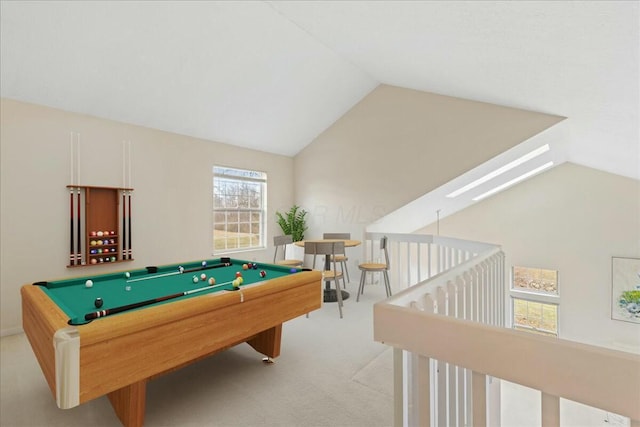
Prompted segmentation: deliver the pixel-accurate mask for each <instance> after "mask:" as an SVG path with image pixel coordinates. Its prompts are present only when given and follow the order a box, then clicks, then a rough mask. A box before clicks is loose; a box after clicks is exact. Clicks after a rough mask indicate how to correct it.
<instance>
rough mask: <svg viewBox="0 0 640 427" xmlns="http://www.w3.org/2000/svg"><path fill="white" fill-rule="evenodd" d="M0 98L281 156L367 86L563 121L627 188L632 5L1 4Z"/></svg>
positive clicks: (636, 145) (638, 56)
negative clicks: (402, 89)
mask: <svg viewBox="0 0 640 427" xmlns="http://www.w3.org/2000/svg"><path fill="white" fill-rule="evenodd" d="M0 17H1V28H0V30H1V52H0V53H1V57H0V66H1V80H0V88H1V95H2V96H3V97H7V98H12V99H17V100H22V101H27V102H33V103H37V104H42V105H47V106H52V107H56V108H60V109H64V110H68V111H73V112H79V113H85V114H90V115H94V116H98V117H103V118H107V119H112V120H118V121H123V122H127V123H133V124H137V125H142V126H147V127H152V128H156V129H161V130H166V131H170V132H175V133H180V134H185V135H190V136H195V137H199V138H204V139H208V140H213V141H218V142H224V143H228V144H234V145H239V146H243V147H248V148H254V149H259V150H263V151H268V152H273V153H278V154H283V155H288V156H294V155H295V154H296V153H298V152H299V151H300V150H301V149H302V148H304V147H305V146H306V145H307V144H309V143H311V142H312V141H313V140H314V138H316V137H317V136H318V135H319V134H320V133H321V132H323V131H324V130H325V129H327V128H328V127H329V126H331V124H332V123H334V122H335V121H336V120H337V119H338V118H340V117H341V116H342V115H343V114H344V113H345V112H346V111H348V110H349V109H350V108H351V107H352V106H353V105H355V104H356V103H358V102H359V101H360V100H361V99H362V98H363V97H364V96H365V95H366V94H368V93H369V92H370V91H371V90H373V89H374V88H375V87H376V86H378V85H379V84H381V83H384V84H389V85H395V86H401V87H406V88H412V89H417V90H422V91H427V92H435V93H439V94H444V95H449V96H455V97H461V98H467V99H472V100H478V101H484V102H490V103H496V104H500V105H505V106H510V107H517V108H523V109H529V110H533V111H539V112H544V113H549V114H554V115H559V116H565V117H567V118H568V120H567V126H569V129H570V131H569V132H568V136H569V138H570V141H568V142H567V143H568V147H569V153H568V160H570V161H573V162H576V163H580V164H584V165H586V166H590V167H594V168H598V169H602V170H606V171H609V172H613V173H617V174H621V175H625V176H630V177H634V178H636V179H640V136H639V130H638V129H639V128H640V119H639V117H640V100H639V97H640V84H639V66H640V65H639V64H640V43H639V40H640V30H639V28H640V24H639V22H640V9H639V3H638V2H636V1H606V2H596V1H566V2H565V1H482V2H479V1H423V2H421V1H411V2H403V1H314V2H297V1H291V2H288V1H253V2H233V1H220V2H215V1H199V2H178V1H159V2H153V1H136V2H133V1H121V2H120V1H105V2H98V1H91V2H57V1H43V2H39V1H30V2H17V1H16V2H9V1H2V3H1V10H0Z"/></svg>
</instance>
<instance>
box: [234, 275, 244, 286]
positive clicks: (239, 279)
mask: <svg viewBox="0 0 640 427" xmlns="http://www.w3.org/2000/svg"><path fill="white" fill-rule="evenodd" d="M236 282H238V285H242V284H243V283H244V277H242V276H240V277H238V278H237V279H236Z"/></svg>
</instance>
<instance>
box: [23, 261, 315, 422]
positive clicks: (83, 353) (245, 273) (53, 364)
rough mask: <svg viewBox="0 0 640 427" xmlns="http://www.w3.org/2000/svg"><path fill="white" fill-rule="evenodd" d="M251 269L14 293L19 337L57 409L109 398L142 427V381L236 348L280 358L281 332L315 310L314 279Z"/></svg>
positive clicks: (103, 277)
mask: <svg viewBox="0 0 640 427" xmlns="http://www.w3.org/2000/svg"><path fill="white" fill-rule="evenodd" d="M203 264H205V265H203ZM244 264H247V265H248V266H249V268H247V269H246V270H245V269H243V265H244ZM257 267H258V268H257V269H254V268H252V267H251V263H250V262H248V261H243V260H237V259H232V258H219V259H210V260H205V261H197V262H190V263H181V264H172V265H165V266H157V267H156V266H151V267H147V268H144V269H138V270H131V271H128V272H124V271H122V272H117V273H108V274H100V275H93V276H87V277H77V278H72V279H65V280H55V281H46V282H37V283H34V284H27V285H24V286H22V288H21V290H20V292H21V296H22V322H23V328H24V331H25V334H26V336H27V338H28V339H29V342H30V344H31V347H32V349H33V352H34V354H35V355H36V358H37V359H38V362H39V364H40V367H41V368H42V371H43V373H44V376H45V378H46V380H47V382H48V384H49V387H50V388H51V391H52V393H53V394H54V395H55V397H56V402H57V404H58V407H60V408H63V409H66V408H72V407H74V406H77V405H79V404H82V403H84V402H87V401H89V400H92V399H95V398H97V397H100V396H103V395H107V396H108V397H109V400H110V401H111V404H112V406H113V407H114V410H115V412H116V414H117V415H118V418H120V420H121V421H122V423H123V424H124V425H125V426H141V425H142V424H143V423H144V412H145V394H146V382H147V381H149V380H151V379H153V378H155V377H157V376H159V375H162V374H163V373H167V372H170V371H173V370H176V369H179V368H181V367H183V366H186V365H187V364H189V363H192V362H194V361H197V360H200V359H202V358H205V357H207V356H209V355H211V354H214V353H217V352H219V351H222V350H225V349H228V348H230V347H232V346H235V345H237V344H240V343H242V342H247V343H248V344H249V345H251V346H252V347H253V348H254V349H255V350H256V351H258V352H260V353H262V354H264V355H265V356H267V357H268V358H273V357H277V356H279V354H280V339H281V333H282V323H283V322H285V321H287V320H290V319H293V318H295V317H298V316H300V315H302V314H305V313H308V312H310V311H313V310H315V309H318V308H320V306H321V301H322V295H321V288H322V284H321V280H322V276H321V273H320V272H318V271H301V270H299V269H294V270H291V268H290V267H282V266H277V265H272V264H260V265H258V266H257ZM238 272H240V273H241V275H242V277H243V283H241V284H240V286H239V288H237V289H236V290H234V286H233V283H232V281H233V280H234V279H235V278H236V273H238ZM261 273H262V274H261ZM202 274H205V275H206V276H207V278H206V279H205V280H204V281H203V280H201V278H200V276H201V275H202ZM211 277H213V278H214V279H215V284H214V285H210V284H209V278H211ZM196 279H197V281H196ZM87 280H91V282H92V283H91V286H88V284H87ZM167 296H170V298H167ZM97 298H101V299H102V302H103V305H102V306H101V307H99V308H98V307H96V304H95V301H96V299H97ZM140 303H142V304H140ZM119 308H121V309H122V311H119V312H118V309H119ZM110 312H111V313H110ZM93 317H95V318H93Z"/></svg>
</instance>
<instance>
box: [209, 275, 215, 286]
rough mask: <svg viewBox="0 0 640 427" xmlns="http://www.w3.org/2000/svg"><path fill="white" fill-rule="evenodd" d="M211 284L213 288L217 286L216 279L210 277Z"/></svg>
mask: <svg viewBox="0 0 640 427" xmlns="http://www.w3.org/2000/svg"><path fill="white" fill-rule="evenodd" d="M209 284H210V285H211V286H213V285H215V284H216V279H214V278H213V277H210V278H209Z"/></svg>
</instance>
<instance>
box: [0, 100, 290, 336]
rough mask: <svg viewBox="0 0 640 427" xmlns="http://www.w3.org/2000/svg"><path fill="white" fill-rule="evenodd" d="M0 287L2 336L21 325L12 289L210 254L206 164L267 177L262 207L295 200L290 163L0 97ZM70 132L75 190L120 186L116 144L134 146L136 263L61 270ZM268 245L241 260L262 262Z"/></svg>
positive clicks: (271, 227)
mask: <svg viewBox="0 0 640 427" xmlns="http://www.w3.org/2000/svg"><path fill="white" fill-rule="evenodd" d="M1 117H2V122H1V129H2V130H1V132H2V133H1V135H0V143H1V152H0V155H1V166H2V168H1V177H0V179H1V181H0V184H1V188H0V190H1V191H0V195H1V203H2V205H1V206H2V215H1V228H0V234H1V239H0V250H1V255H0V256H1V258H0V260H1V263H0V270H1V273H0V291H1V308H2V309H1V312H2V315H1V322H2V323H1V327H2V334H7V333H13V332H17V331H18V330H19V328H20V327H21V319H20V296H19V289H20V286H21V285H23V284H25V283H32V282H34V281H38V280H46V279H54V278H64V277H69V276H83V275H87V274H94V273H100V272H107V271H119V270H126V269H130V268H137V267H144V266H146V265H159V264H165V263H171V262H180V261H188V260H198V259H202V258H208V257H211V254H212V250H211V245H212V238H211V230H212V227H211V218H212V216H211V207H212V178H211V167H212V166H213V165H214V164H221V165H227V166H235V167H240V168H248V169H256V170H261V171H265V172H267V173H268V179H269V191H268V206H269V207H270V208H272V209H271V210H270V212H273V209H288V207H289V206H290V205H291V204H292V203H293V184H292V178H293V159H292V158H289V157H285V156H278V155H272V154H267V153H264V152H259V151H254V150H247V149H242V148H238V147H234V146H230V145H225V144H220V143H215V142H211V141H204V140H199V139H195V138H189V137H185V136H181V135H176V134H171V133H167V132H161V131H157V130H153V129H147V128H143V127H139V126H132V125H128V124H125V123H119V122H113V121H109V120H102V119H97V118H94V117H89V116H84V115H79V114H73V113H68V112H64V111H61V110H56V109H51V108H46V107H42V106H37V105H33V104H27V103H21V102H16V101H13V100H7V99H3V100H2V104H1ZM70 131H74V132H79V133H80V136H81V150H80V151H81V153H80V163H81V171H80V179H81V181H80V184H82V185H96V186H115V187H121V186H123V178H122V168H123V166H122V141H123V140H130V141H131V142H132V158H133V162H132V182H131V186H132V187H133V188H134V189H135V190H134V193H133V227H132V229H133V233H132V234H133V245H132V246H133V255H134V258H135V261H133V262H131V263H129V262H127V263H118V264H112V265H100V266H95V267H80V268H72V269H71V268H66V265H67V264H68V257H69V253H68V252H69V212H68V209H69V203H68V192H67V189H66V185H68V184H70V181H69V180H70V142H69V140H70V136H69V134H70ZM268 231H269V239H268V242H269V248H268V249H267V250H263V251H255V252H249V253H242V254H241V255H238V257H239V258H240V257H241V258H247V259H251V260H252V259H256V260H259V261H267V260H270V259H271V257H272V256H273V254H272V245H271V243H270V242H271V241H272V240H271V237H272V236H273V235H274V233H279V229H278V227H277V225H276V224H275V217H274V218H269V228H268Z"/></svg>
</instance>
